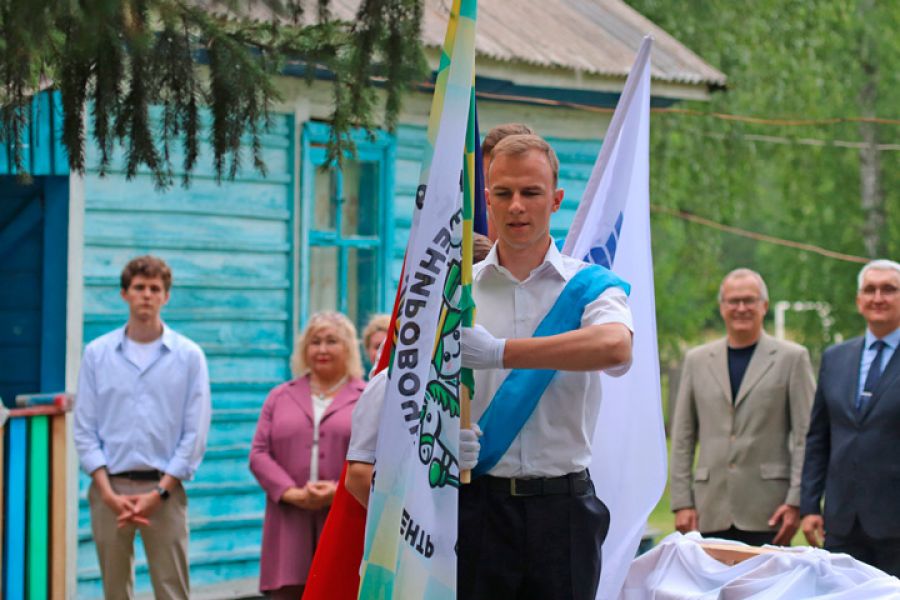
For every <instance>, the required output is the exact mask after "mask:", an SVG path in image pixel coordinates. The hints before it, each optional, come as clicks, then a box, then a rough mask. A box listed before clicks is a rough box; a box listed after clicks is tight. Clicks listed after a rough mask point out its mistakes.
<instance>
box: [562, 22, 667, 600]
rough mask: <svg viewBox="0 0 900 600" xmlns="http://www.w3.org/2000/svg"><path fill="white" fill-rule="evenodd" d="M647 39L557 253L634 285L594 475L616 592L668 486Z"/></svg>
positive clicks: (609, 576)
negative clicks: (629, 355) (624, 360)
mask: <svg viewBox="0 0 900 600" xmlns="http://www.w3.org/2000/svg"><path fill="white" fill-rule="evenodd" d="M651 43H652V39H651V38H650V37H646V38H644V42H643V43H642V44H641V48H640V50H639V51H638V54H637V57H636V58H635V61H634V66H633V67H632V68H631V73H630V74H629V75H628V80H627V81H626V82H625V88H624V90H623V91H622V95H621V97H620V98H619V103H618V105H617V106H616V111H615V113H613V117H612V121H611V122H610V125H609V129H608V131H607V133H606V138H605V139H604V140H603V146H602V147H601V149H600V154H599V156H598V157H597V162H596V164H595V165H594V169H593V171H592V172H591V178H590V180H589V181H588V184H587V187H586V188H585V193H584V197H582V199H581V203H580V204H579V206H578V212H577V213H576V215H575V220H574V221H573V223H572V227H571V228H570V229H569V234H568V236H567V237H566V242H565V245H564V246H563V253H564V254H568V255H569V256H575V257H579V258H584V259H585V260H587V261H588V262H594V263H597V264H600V265H603V266H605V267H609V268H611V269H613V270H614V271H615V272H616V274H617V275H619V276H620V277H622V278H623V279H624V280H625V281H627V282H629V283H630V284H631V295H630V297H629V300H628V303H629V306H630V307H631V312H632V314H633V316H634V329H635V331H634V350H633V359H632V365H631V369H630V370H629V371H628V373H626V374H625V375H624V376H622V377H619V378H614V377H607V376H604V377H603V402H602V403H601V406H600V417H599V419H598V421H597V430H596V431H595V432H594V439H593V455H594V459H593V462H592V464H591V478H592V479H593V480H594V485H595V486H596V488H597V496H598V497H599V498H600V499H601V500H603V502H604V503H606V505H607V507H609V512H610V526H609V533H608V535H607V536H606V541H605V542H604V544H603V571H602V573H601V575H600V586H599V589H598V590H597V598H604V599H609V598H616V597H618V595H619V591H620V589H621V588H622V583H623V582H624V581H625V576H626V575H627V573H628V568H629V566H630V565H631V561H632V559H633V558H634V555H635V552H636V551H637V548H638V545H639V544H640V540H641V535H642V534H643V532H644V527H645V525H646V522H647V517H649V516H650V513H651V512H652V511H653V508H654V507H655V506H656V504H657V503H658V502H659V499H660V497H661V496H662V493H663V489H664V488H665V485H666V436H665V429H664V427H663V418H662V402H661V397H660V386H659V352H658V347H657V341H656V303H655V300H654V295H653V256H652V254H651V250H650V46H651Z"/></svg>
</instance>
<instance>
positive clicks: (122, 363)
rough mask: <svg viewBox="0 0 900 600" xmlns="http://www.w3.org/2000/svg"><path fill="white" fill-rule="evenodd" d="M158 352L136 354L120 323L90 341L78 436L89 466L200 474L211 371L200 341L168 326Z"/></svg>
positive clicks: (188, 475) (78, 403)
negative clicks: (136, 358) (142, 359)
mask: <svg viewBox="0 0 900 600" xmlns="http://www.w3.org/2000/svg"><path fill="white" fill-rule="evenodd" d="M161 340H162V343H161V345H160V346H159V349H158V354H157V356H156V357H155V359H154V360H153V361H152V362H150V363H149V364H148V365H146V366H145V367H144V368H142V367H141V366H139V365H137V364H135V363H134V362H132V360H130V359H129V356H128V353H127V352H126V347H127V346H129V345H133V342H131V341H130V340H128V339H127V338H126V336H125V328H124V327H121V328H119V329H116V330H114V331H111V332H110V333H107V334H106V335H104V336H101V337H99V338H97V339H96V340H94V341H93V342H91V343H90V344H88V345H87V347H86V348H85V349H84V357H83V358H82V361H81V372H80V373H79V376H78V396H77V398H76V401H75V413H74V439H75V448H76V450H77V451H78V458H79V460H80V462H81V467H82V468H83V469H84V471H85V472H86V473H88V474H90V473H93V472H94V471H95V470H97V469H99V468H100V467H103V466H106V468H107V470H108V471H109V472H110V473H113V474H115V473H121V472H123V471H143V470H153V469H155V470H158V471H163V472H165V473H168V474H169V475H172V476H174V477H177V478H178V479H181V480H189V479H191V478H192V477H193V475H194V472H195V471H196V470H197V466H198V465H199V464H200V461H201V460H202V458H203V453H204V452H205V451H206V436H207V433H208V431H209V422H210V413H211V406H210V392H209V374H208V372H207V368H206V357H205V356H204V355H203V350H201V349H200V347H199V346H198V345H197V344H195V343H194V342H192V341H191V340H189V339H187V338H186V337H184V336H182V335H179V334H177V333H175V332H174V331H172V330H171V329H169V328H168V327H166V326H163V334H162V337H161Z"/></svg>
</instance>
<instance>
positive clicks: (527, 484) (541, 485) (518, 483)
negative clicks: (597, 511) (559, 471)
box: [484, 471, 591, 496]
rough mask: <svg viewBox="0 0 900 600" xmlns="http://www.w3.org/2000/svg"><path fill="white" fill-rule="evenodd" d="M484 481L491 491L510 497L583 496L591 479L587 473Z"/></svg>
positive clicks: (496, 478)
mask: <svg viewBox="0 0 900 600" xmlns="http://www.w3.org/2000/svg"><path fill="white" fill-rule="evenodd" d="M484 479H485V481H486V483H487V485H488V487H489V488H490V489H491V491H493V492H499V493H502V494H509V495H510V496H551V495H569V496H583V495H584V494H587V493H588V492H589V491H590V490H591V477H590V475H588V472H587V471H579V472H578V473H569V474H568V475H563V476H561V477H543V478H537V479H515V478H513V479H507V478H506V477H491V476H490V475H488V476H486V477H485V478H484Z"/></svg>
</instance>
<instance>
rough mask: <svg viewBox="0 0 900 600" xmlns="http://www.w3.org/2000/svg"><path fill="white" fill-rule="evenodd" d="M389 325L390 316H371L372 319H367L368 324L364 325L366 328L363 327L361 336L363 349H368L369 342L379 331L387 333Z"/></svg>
mask: <svg viewBox="0 0 900 600" xmlns="http://www.w3.org/2000/svg"><path fill="white" fill-rule="evenodd" d="M390 324H391V315H372V318H371V319H369V322H368V323H366V326H365V327H363V334H362V345H363V348H368V347H369V341H370V340H371V339H372V336H373V335H375V334H376V333H378V332H379V331H384V332H385V333H387V330H388V327H389V326H390Z"/></svg>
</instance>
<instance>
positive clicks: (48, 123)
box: [0, 92, 69, 176]
mask: <svg viewBox="0 0 900 600" xmlns="http://www.w3.org/2000/svg"><path fill="white" fill-rule="evenodd" d="M28 110H29V118H30V126H29V127H28V128H27V129H26V130H25V135H24V136H23V138H24V139H23V142H24V145H23V148H22V159H23V162H24V166H25V170H26V171H27V172H28V173H29V174H30V175H32V176H37V175H68V174H69V163H68V160H69V159H68V155H67V154H66V151H65V149H64V148H63V145H62V120H63V111H62V98H61V97H60V95H59V92H41V93H40V94H38V95H37V97H36V98H34V100H32V102H31V106H30V107H29V109H28ZM9 150H10V149H9V147H8V145H7V144H6V143H5V142H4V143H3V144H0V175H17V174H18V171H17V170H16V168H15V164H14V160H13V157H12V156H11V153H10V151H9Z"/></svg>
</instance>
